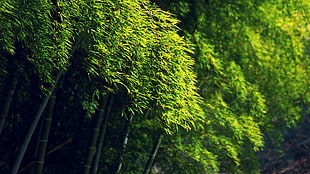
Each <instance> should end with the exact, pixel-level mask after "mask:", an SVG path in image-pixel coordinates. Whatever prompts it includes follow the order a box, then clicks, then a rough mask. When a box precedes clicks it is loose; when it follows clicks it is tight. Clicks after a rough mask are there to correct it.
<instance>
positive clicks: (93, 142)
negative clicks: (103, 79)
mask: <svg viewBox="0 0 310 174" xmlns="http://www.w3.org/2000/svg"><path fill="white" fill-rule="evenodd" d="M108 98H109V95H107V96H106V97H105V99H104V102H103V103H102V104H101V106H100V108H99V112H98V116H97V119H96V120H95V126H94V128H93V134H92V138H91V143H90V145H89V149H88V154H87V158H86V163H85V165H84V174H89V172H90V168H91V163H92V161H93V157H94V154H95V153H96V143H97V139H98V136H99V130H100V126H101V123H102V121H103V117H104V112H105V108H106V105H107V101H108ZM112 99H113V97H111V100H110V103H111V102H113V101H112Z"/></svg>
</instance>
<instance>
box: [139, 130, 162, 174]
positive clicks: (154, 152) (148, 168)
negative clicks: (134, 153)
mask: <svg viewBox="0 0 310 174" xmlns="http://www.w3.org/2000/svg"><path fill="white" fill-rule="evenodd" d="M162 137H163V134H162V133H160V135H159V137H158V138H157V139H155V140H154V144H153V148H152V151H151V153H150V155H149V158H148V160H147V162H146V165H145V168H144V171H143V174H149V173H150V172H151V168H152V165H153V163H154V159H155V157H156V155H157V151H158V148H159V146H160V144H161V140H162Z"/></svg>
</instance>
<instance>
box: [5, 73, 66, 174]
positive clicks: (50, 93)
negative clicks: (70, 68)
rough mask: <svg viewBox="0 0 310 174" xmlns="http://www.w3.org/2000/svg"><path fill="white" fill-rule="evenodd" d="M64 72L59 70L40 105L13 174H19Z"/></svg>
mask: <svg viewBox="0 0 310 174" xmlns="http://www.w3.org/2000/svg"><path fill="white" fill-rule="evenodd" d="M63 72H64V69H63V68H62V69H60V70H59V72H58V74H57V76H56V80H55V84H54V85H52V87H51V88H50V92H49V94H48V95H46V96H45V97H44V98H43V100H42V102H41V104H40V107H39V109H38V111H37V113H36V115H35V117H34V120H33V121H32V124H31V126H30V128H29V130H28V132H27V135H26V137H25V140H24V142H23V144H22V146H21V148H20V151H19V153H18V156H17V159H16V162H15V163H14V166H13V168H12V171H11V174H17V172H18V169H19V167H20V164H21V162H22V160H23V158H24V155H25V152H26V150H27V148H28V145H29V142H30V140H31V137H32V135H33V133H34V131H35V129H36V127H37V125H38V122H39V120H40V118H41V116H42V113H43V111H44V109H45V107H46V105H47V102H48V101H49V99H50V97H51V95H52V92H53V91H54V89H55V88H56V85H57V83H58V81H59V79H60V76H61V75H62V73H63Z"/></svg>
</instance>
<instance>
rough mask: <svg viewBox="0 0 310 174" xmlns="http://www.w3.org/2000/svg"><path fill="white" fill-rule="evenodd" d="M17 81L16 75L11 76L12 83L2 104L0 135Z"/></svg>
mask: <svg viewBox="0 0 310 174" xmlns="http://www.w3.org/2000/svg"><path fill="white" fill-rule="evenodd" d="M17 82H18V75H15V76H14V77H13V80H12V84H11V86H10V90H9V92H8V96H7V98H6V101H5V103H4V105H3V108H2V112H1V116H0V136H1V133H2V130H3V128H4V124H5V122H6V118H7V116H8V112H9V109H10V106H11V103H12V101H13V95H14V92H15V89H16V85H17Z"/></svg>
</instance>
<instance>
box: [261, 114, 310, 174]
mask: <svg viewBox="0 0 310 174" xmlns="http://www.w3.org/2000/svg"><path fill="white" fill-rule="evenodd" d="M259 157H260V163H261V171H260V172H261V173H262V174H310V114H308V115H307V116H306V117H305V118H304V119H303V121H302V122H301V123H300V124H299V125H298V127H297V128H294V129H287V130H286V132H285V135H284V142H283V143H282V145H281V148H280V149H278V150H275V149H274V148H271V147H268V146H267V147H266V149H265V150H264V151H263V152H260V153H259Z"/></svg>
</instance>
